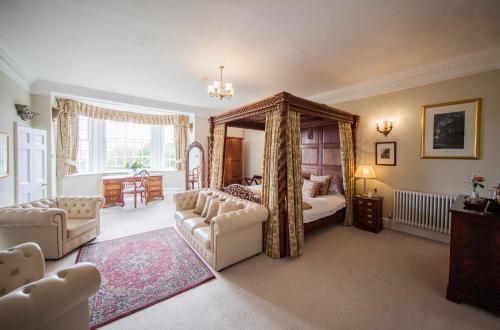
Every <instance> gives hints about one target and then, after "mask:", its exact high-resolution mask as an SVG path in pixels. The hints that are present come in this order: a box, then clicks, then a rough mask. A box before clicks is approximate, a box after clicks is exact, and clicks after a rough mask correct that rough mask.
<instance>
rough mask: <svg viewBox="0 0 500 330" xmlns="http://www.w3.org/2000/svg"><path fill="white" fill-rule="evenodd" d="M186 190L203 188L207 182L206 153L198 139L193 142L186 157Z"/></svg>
mask: <svg viewBox="0 0 500 330" xmlns="http://www.w3.org/2000/svg"><path fill="white" fill-rule="evenodd" d="M184 168H185V169H186V190H193V189H201V188H203V187H204V182H205V154H204V152H203V147H202V146H201V144H200V143H199V142H197V141H194V142H193V143H191V144H190V145H189V147H188V150H187V157H186V166H185V167H184Z"/></svg>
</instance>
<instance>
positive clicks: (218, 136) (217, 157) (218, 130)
mask: <svg viewBox="0 0 500 330" xmlns="http://www.w3.org/2000/svg"><path fill="white" fill-rule="evenodd" d="M225 142H226V124H217V125H215V127H214V136H213V147H212V148H213V149H212V166H211V167H212V176H211V178H210V188H213V189H217V190H222V181H223V178H224V172H223V166H224V148H225Z"/></svg>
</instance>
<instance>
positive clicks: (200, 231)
mask: <svg viewBox="0 0 500 330" xmlns="http://www.w3.org/2000/svg"><path fill="white" fill-rule="evenodd" d="M193 237H194V238H195V239H196V240H197V241H198V242H199V243H200V244H202V245H203V246H204V247H205V248H206V249H209V250H210V246H211V241H210V239H211V234H210V226H206V227H199V228H196V229H195V230H194V232H193Z"/></svg>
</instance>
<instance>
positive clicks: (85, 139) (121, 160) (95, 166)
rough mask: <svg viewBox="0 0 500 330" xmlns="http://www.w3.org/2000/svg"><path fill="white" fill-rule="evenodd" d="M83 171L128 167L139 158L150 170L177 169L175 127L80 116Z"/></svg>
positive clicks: (79, 156) (80, 166)
mask: <svg viewBox="0 0 500 330" xmlns="http://www.w3.org/2000/svg"><path fill="white" fill-rule="evenodd" d="M79 125H80V126H79V133H80V136H79V138H80V140H79V147H78V168H79V172H80V173H85V172H101V171H113V170H124V169H125V164H126V163H131V162H134V161H138V162H140V163H142V164H143V166H144V168H147V169H164V170H175V164H176V159H175V141H174V126H157V125H142V124H134V123H124V122H116V121H109V120H106V121H104V120H99V119H93V118H87V117H82V116H80V118H79Z"/></svg>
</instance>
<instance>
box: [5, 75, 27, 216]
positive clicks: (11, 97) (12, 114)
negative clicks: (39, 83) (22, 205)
mask: <svg viewBox="0 0 500 330" xmlns="http://www.w3.org/2000/svg"><path fill="white" fill-rule="evenodd" d="M16 103H17V104H27V105H31V99H30V94H29V93H28V92H27V91H26V90H25V89H24V88H22V87H21V86H19V85H17V84H16V83H15V82H14V81H13V80H11V79H10V78H8V77H7V76H6V75H5V74H4V73H3V72H1V71H0V132H1V133H6V134H8V135H9V168H10V175H9V176H7V177H3V178H0V207H2V206H6V205H11V204H14V194H15V182H14V123H15V122H20V123H23V124H24V125H29V126H31V123H30V122H29V121H23V120H22V119H21V118H20V117H19V116H18V115H17V112H16V107H15V106H14V104H16Z"/></svg>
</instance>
